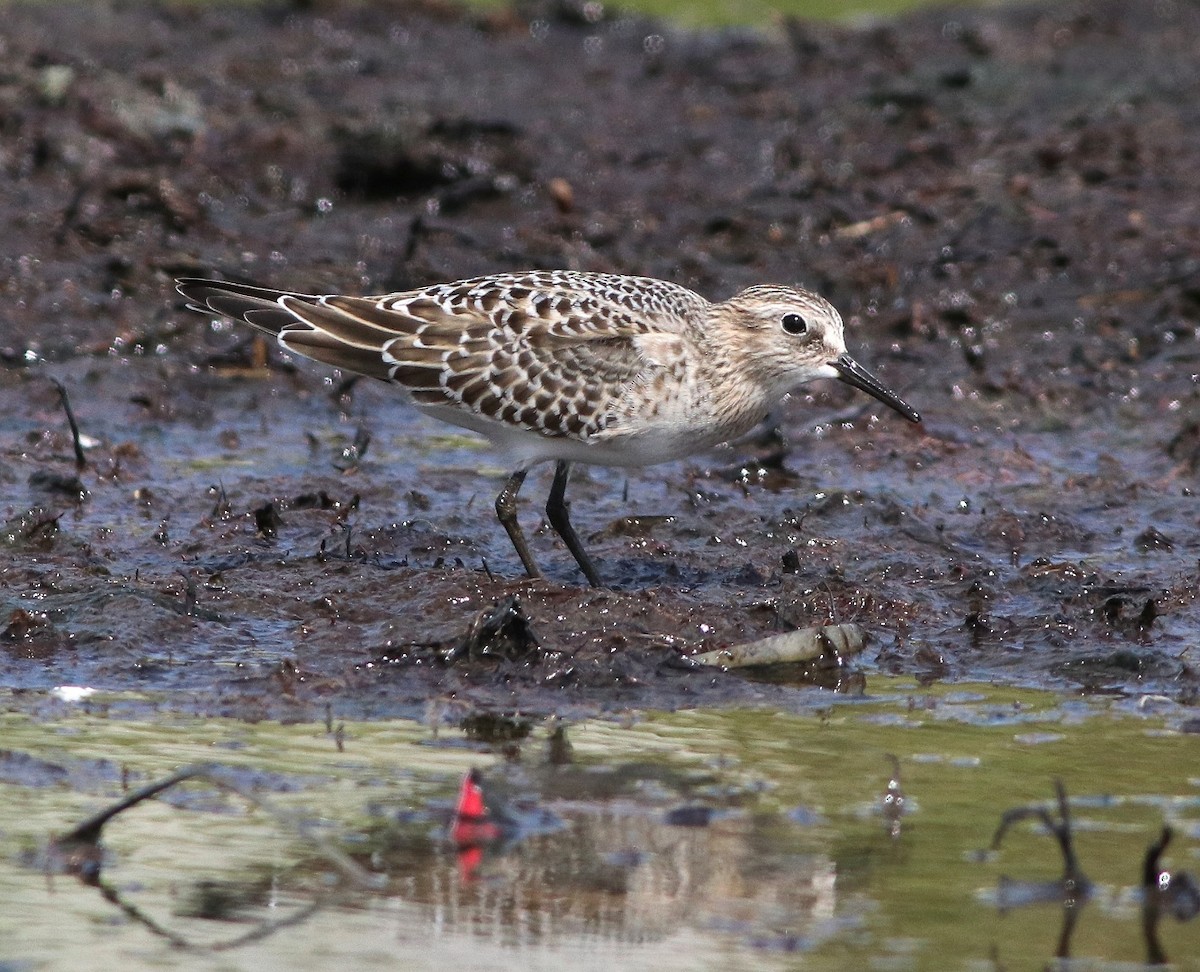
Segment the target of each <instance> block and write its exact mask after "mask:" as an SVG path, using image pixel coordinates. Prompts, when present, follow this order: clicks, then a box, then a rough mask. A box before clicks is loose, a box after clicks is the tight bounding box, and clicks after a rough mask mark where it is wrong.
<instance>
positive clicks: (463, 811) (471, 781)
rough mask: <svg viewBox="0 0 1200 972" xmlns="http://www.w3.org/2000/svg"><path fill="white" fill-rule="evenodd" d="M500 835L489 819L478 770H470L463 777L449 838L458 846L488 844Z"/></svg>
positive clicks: (498, 829)
mask: <svg viewBox="0 0 1200 972" xmlns="http://www.w3.org/2000/svg"><path fill="white" fill-rule="evenodd" d="M499 836H500V827H499V826H498V825H497V824H496V823H495V821H493V820H492V819H491V815H490V814H489V813H488V809H487V805H486V804H485V803H484V800H483V787H481V786H480V785H479V771H478V770H471V771H470V772H468V773H467V775H466V776H465V777H463V781H462V786H461V787H460V788H459V791H458V804H457V805H456V806H455V808H454V822H453V823H452V824H451V825H450V839H451V840H453V841H454V843H455V844H457V845H458V846H459V847H460V848H462V847H478V846H479V845H480V844H488V843H491V842H492V841H494V840H496V839H497V838H499Z"/></svg>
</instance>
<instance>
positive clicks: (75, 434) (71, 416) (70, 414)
mask: <svg viewBox="0 0 1200 972" xmlns="http://www.w3.org/2000/svg"><path fill="white" fill-rule="evenodd" d="M50 383H51V384H52V385H54V387H55V388H57V389H58V397H59V398H61V399H62V406H63V411H64V412H66V413H67V424H68V425H70V426H71V442H72V443H73V444H74V446H75V468H77V469H83V468H84V467H85V466H86V465H87V456H85V455H84V454H83V444H82V443H81V442H80V441H79V423H78V422H76V421H75V412H74V411H73V410H72V409H71V399H70V397H69V396H68V395H67V386H66V385H64V384H63V383H62V382H61V381H59V380H58V379H57V378H51V379H50Z"/></svg>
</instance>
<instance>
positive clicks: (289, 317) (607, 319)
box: [178, 271, 708, 439]
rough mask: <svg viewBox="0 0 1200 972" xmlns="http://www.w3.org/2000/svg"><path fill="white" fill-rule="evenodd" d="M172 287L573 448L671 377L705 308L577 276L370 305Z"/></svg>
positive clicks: (507, 278) (659, 284)
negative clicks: (673, 357)
mask: <svg viewBox="0 0 1200 972" xmlns="http://www.w3.org/2000/svg"><path fill="white" fill-rule="evenodd" d="M178 287H179V291H180V293H182V294H183V295H184V297H186V298H187V299H188V301H189V302H190V306H193V307H195V308H196V309H198V310H204V311H213V312H216V313H218V314H222V315H224V316H227V317H231V318H234V319H238V320H243V321H245V322H246V323H249V324H251V325H253V326H254V327H257V328H259V329H260V330H264V331H268V332H270V333H273V334H275V335H277V337H278V340H279V343H280V344H281V345H282V346H283V347H285V348H287V349H289V350H291V351H294V352H296V353H297V354H302V355H306V356H308V357H311V358H314V359H316V360H317V361H321V362H323V363H325V364H328V365H332V366H333V367H337V368H342V369H345V370H349V371H354V372H359V373H361V374H365V375H369V376H371V377H374V378H381V379H384V380H388V381H392V382H395V383H397V384H400V385H402V386H404V387H405V388H406V389H407V390H408V391H409V392H410V393H411V394H412V396H413V398H414V400H415V401H416V402H417V404H419V405H425V406H430V407H438V408H439V409H442V408H445V407H447V406H449V407H450V408H459V409H464V410H469V411H470V412H472V413H474V414H475V415H478V416H482V417H484V418H487V419H492V420H494V421H498V422H503V423H506V424H509V425H516V426H519V427H522V428H525V429H528V430H529V431H533V432H539V433H542V434H545V435H549V436H569V437H572V438H577V439H587V438H590V437H591V436H594V435H596V434H598V433H601V432H604V431H605V430H606V429H608V430H609V434H611V433H612V431H613V430H611V429H610V428H609V427H610V426H611V425H612V423H613V422H614V420H615V419H616V417H617V416H618V414H619V412H620V409H621V404H622V401H623V400H624V398H625V397H626V396H627V395H628V393H629V390H630V388H631V387H632V385H633V384H634V383H645V382H649V381H653V380H655V379H656V378H659V377H661V376H662V374H663V373H664V371H669V370H670V368H671V367H672V364H671V362H670V355H664V354H662V353H661V352H662V351H664V350H666V349H668V348H669V347H675V348H677V347H678V346H679V343H680V342H679V340H678V335H680V334H681V333H682V332H683V331H684V330H685V329H686V328H688V327H690V326H696V325H697V322H698V321H700V320H702V319H703V315H704V310H705V308H707V306H708V304H707V301H705V300H704V299H703V298H702V297H700V296H699V295H697V294H694V293H692V292H691V291H689V290H686V289H684V288H682V287H677V286H675V285H673V284H668V283H664V282H663V281H659V280H651V279H649V278H643V277H622V276H616V275H611V274H587V273H577V272H574V271H535V272H530V273H524V274H500V275H495V276H491V277H477V278H473V279H470V280H460V281H456V282H454V283H448V284H438V285H435V286H432V287H427V288H425V289H423V290H417V291H408V292H403V293H396V294H387V295H383V296H379V297H346V296H340V295H334V296H324V297H318V296H313V295H308V294H296V293H288V292H285V291H275V290H268V289H265V288H261V287H251V286H248V285H244V284H228V283H223V282H220V281H211V280H198V279H185V280H180V281H179V282H178ZM664 358H665V359H666V360H664Z"/></svg>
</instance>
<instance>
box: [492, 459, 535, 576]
mask: <svg viewBox="0 0 1200 972" xmlns="http://www.w3.org/2000/svg"><path fill="white" fill-rule="evenodd" d="M527 471H528V470H525V469H518V470H517V471H516V472H515V473H513V474H512V475H511V476H509V477H508V482H506V483H505V484H504V489H502V490H500V495H499V496H497V497H496V518H497V519H498V520H499V521H500V525H501V526H502V527H504V532H505V533H507V534H508V539H509V540H511V541H512V545H513V546H514V547H515V548H516V550H517V556H518V557H520V558H521V563H522V564H524V565H525V573H527V574H528V575H529V576H530V577H534V578H537V577H541V576H542V572H541V571H540V570H538V567H537V564H535V563H534V562H533V557H532V556H531V555H530V553H529V545H528V544H527V543H526V542H525V534H524V533H522V532H521V524H520V523H518V522H517V493H519V492H521V484H522V483H523V482H525V473H526V472H527Z"/></svg>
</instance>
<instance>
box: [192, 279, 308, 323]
mask: <svg viewBox="0 0 1200 972" xmlns="http://www.w3.org/2000/svg"><path fill="white" fill-rule="evenodd" d="M175 287H176V289H177V290H178V291H179V292H180V293H181V294H183V296H184V297H185V298H187V300H188V307H189V308H190V309H192V310H195V311H199V312H200V313H202V314H208V313H214V314H220V315H221V316H222V317H229V318H232V319H233V320H235V321H244V322H245V323H247V324H249V325H251V326H252V327H256V328H258V329H259V330H260V331H266V332H267V333H268V334H274V335H278V334H279V332H280V331H282V330H283V329H284V328H285V327H287V325H289V324H295V323H296V316H295V315H294V314H293V313H292V312H291V311H289V310H288V309H287V308H285V307H284V306H283V305H282V304H281V303H280V300H281V298H283V297H293V298H295V299H296V300H298V301H304V302H306V303H311V302H315V301H316V300H317V298H316V297H312V296H310V295H308V294H292V293H288V292H287V291H283V290H268V289H267V288H266V287H251V286H250V285H248V284H238V283H226V282H225V281H223V280H203V279H200V278H198V277H181V278H180V279H178V280H176V281H175Z"/></svg>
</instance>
